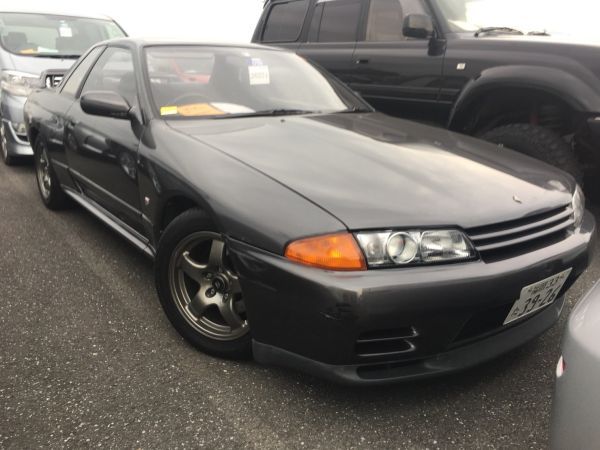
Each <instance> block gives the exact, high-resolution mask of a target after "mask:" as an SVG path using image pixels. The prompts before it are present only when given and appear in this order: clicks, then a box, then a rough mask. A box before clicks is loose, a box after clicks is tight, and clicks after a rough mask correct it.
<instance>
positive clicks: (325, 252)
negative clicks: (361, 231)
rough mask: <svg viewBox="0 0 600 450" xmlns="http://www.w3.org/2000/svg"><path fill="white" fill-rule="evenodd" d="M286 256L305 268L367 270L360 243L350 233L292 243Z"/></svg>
mask: <svg viewBox="0 0 600 450" xmlns="http://www.w3.org/2000/svg"><path fill="white" fill-rule="evenodd" d="M285 256H286V258H288V259H291V260H292V261H295V262H298V263H300V264H304V265H305V266H311V267H318V268H320V269H327V270H340V271H350V270H367V263H366V261H365V258H364V256H363V253H362V251H361V249H360V247H359V246H358V243H357V242H356V240H355V239H354V236H352V235H351V234H350V233H339V234H329V235H326V236H317V237H311V238H307V239H301V240H299V241H295V242H292V243H291V244H289V245H288V246H287V248H286V250H285Z"/></svg>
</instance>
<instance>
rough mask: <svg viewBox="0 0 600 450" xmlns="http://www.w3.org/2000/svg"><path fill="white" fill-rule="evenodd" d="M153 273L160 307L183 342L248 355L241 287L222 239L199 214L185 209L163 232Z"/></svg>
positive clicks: (217, 352) (233, 355)
mask: <svg viewBox="0 0 600 450" xmlns="http://www.w3.org/2000/svg"><path fill="white" fill-rule="evenodd" d="M155 270H156V274H155V276H156V285H157V289H158V294H159V297H160V301H161V304H162V307H163V309H164V311H165V313H166V315H167V317H168V318H169V320H170V321H171V323H172V324H173V326H174V327H175V328H176V329H177V331H178V332H179V333H180V334H181V335H182V336H183V337H184V338H185V339H187V340H188V341H189V342H190V343H191V344H192V345H194V346H195V347H197V348H199V349H200V350H202V351H204V352H206V353H209V354H212V355H216V356H220V357H226V358H246V357H249V356H250V354H251V343H252V341H251V336H250V327H249V325H248V320H247V318H246V309H245V303H244V296H243V294H242V290H241V286H240V282H239V279H238V276H237V274H236V273H235V269H234V268H233V266H232V264H231V261H230V259H229V252H228V249H227V244H226V241H225V238H224V237H223V236H222V235H221V234H219V233H218V232H216V230H215V227H214V226H213V225H212V224H211V222H210V221H209V220H208V218H207V216H206V215H205V214H204V213H203V212H202V211H200V210H198V209H192V210H189V211H187V212H185V213H183V214H182V215H180V216H179V217H177V218H176V219H175V220H173V222H171V224H170V225H169V226H168V227H167V229H166V230H165V232H164V234H163V236H162V238H161V241H160V245H159V250H158V254H157V258H156V269H155Z"/></svg>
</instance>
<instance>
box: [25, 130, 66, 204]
mask: <svg viewBox="0 0 600 450" xmlns="http://www.w3.org/2000/svg"><path fill="white" fill-rule="evenodd" d="M33 153H34V157H33V161H34V165H35V178H36V181H37V185H38V189H39V191H40V197H41V198H42V201H43V202H44V205H46V207H47V208H48V209H52V210H59V209H64V208H66V207H67V206H69V205H70V203H69V198H68V197H67V195H66V194H65V192H64V191H63V190H62V188H61V187H60V181H59V180H58V178H57V176H56V174H55V173H54V168H53V167H52V164H51V163H50V158H49V156H48V149H47V148H46V143H45V142H44V141H43V140H42V139H41V138H38V139H37V141H36V143H35V147H34V152H33Z"/></svg>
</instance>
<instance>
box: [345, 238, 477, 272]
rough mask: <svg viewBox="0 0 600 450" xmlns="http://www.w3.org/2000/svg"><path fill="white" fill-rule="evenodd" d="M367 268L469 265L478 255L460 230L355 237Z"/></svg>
mask: <svg viewBox="0 0 600 450" xmlns="http://www.w3.org/2000/svg"><path fill="white" fill-rule="evenodd" d="M356 240H357V241H358V243H359V244H360V247H361V249H362V251H363V252H364V254H365V256H366V258H367V264H368V265H369V267H373V268H375V267H389V266H409V265H421V264H440V263H449V262H459V261H469V260H473V259H476V258H477V252H476V251H475V248H474V247H473V244H472V243H471V241H470V240H469V238H468V237H467V236H466V235H465V234H464V233H463V232H462V231H459V230H410V231H384V232H373V233H370V232H365V233H357V234H356Z"/></svg>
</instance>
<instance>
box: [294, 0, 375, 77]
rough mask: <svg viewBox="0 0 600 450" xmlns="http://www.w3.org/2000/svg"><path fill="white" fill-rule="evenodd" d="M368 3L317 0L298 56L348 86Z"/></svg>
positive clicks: (361, 1) (362, 0)
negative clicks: (316, 65) (326, 71)
mask: <svg viewBox="0 0 600 450" xmlns="http://www.w3.org/2000/svg"><path fill="white" fill-rule="evenodd" d="M364 8H365V0H317V2H316V3H315V4H314V6H313V8H312V11H311V14H310V21H309V25H308V30H307V32H306V42H304V43H303V44H302V45H301V46H300V48H299V50H298V53H299V54H300V55H302V56H304V57H306V58H308V59H310V60H311V61H314V62H316V63H317V64H319V65H320V66H322V67H324V68H325V69H327V70H328V71H329V72H331V73H332V74H334V75H335V76H336V77H338V78H339V79H340V80H342V81H344V82H349V81H350V80H351V79H352V77H353V73H354V71H355V69H356V68H355V67H354V66H355V65H354V61H353V59H352V58H353V55H354V49H355V47H356V39H357V37H358V35H359V26H360V22H361V16H362V14H363V12H364Z"/></svg>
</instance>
